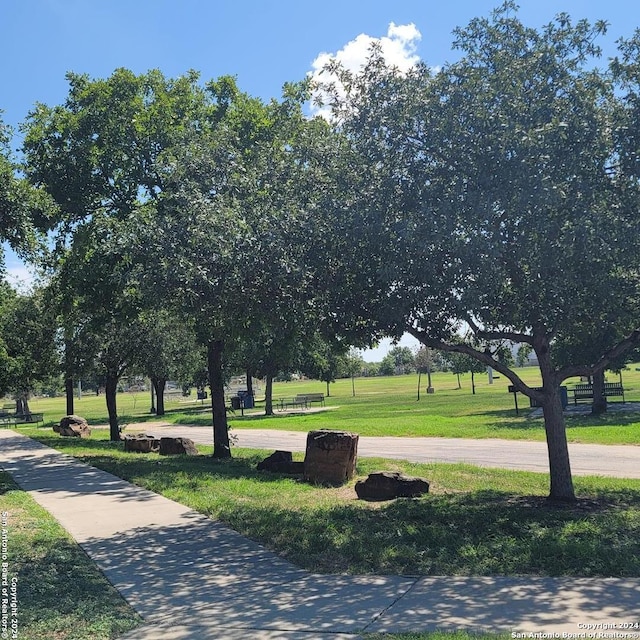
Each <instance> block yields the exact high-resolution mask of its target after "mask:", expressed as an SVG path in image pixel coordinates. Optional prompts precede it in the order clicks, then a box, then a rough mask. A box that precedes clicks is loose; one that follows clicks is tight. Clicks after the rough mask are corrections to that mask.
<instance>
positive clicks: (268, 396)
mask: <svg viewBox="0 0 640 640" xmlns="http://www.w3.org/2000/svg"><path fill="white" fill-rule="evenodd" d="M264 415H265V416H272V415H273V375H272V374H271V373H270V372H268V373H267V375H266V376H265V387H264Z"/></svg>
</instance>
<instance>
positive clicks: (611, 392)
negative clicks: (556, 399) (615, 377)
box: [572, 382, 625, 404]
mask: <svg viewBox="0 0 640 640" xmlns="http://www.w3.org/2000/svg"><path fill="white" fill-rule="evenodd" d="M572 392H573V404H578V400H593V385H592V384H577V385H576V386H575V387H574V388H573V389H572ZM604 395H605V398H609V397H610V396H622V402H624V401H625V399H624V387H623V386H622V383H621V382H605V383H604Z"/></svg>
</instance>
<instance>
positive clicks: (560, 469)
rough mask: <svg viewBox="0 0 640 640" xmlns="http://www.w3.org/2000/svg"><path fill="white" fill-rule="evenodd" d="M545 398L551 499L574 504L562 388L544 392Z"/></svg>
mask: <svg viewBox="0 0 640 640" xmlns="http://www.w3.org/2000/svg"><path fill="white" fill-rule="evenodd" d="M544 393H545V396H546V397H545V398H544V400H543V403H542V411H543V415H544V430H545V433H546V436H547V450H548V452H549V476H550V485H551V488H550V492H549V499H550V500H557V501H562V502H574V501H575V499H576V495H575V492H574V489H573V479H572V477H571V464H570V462H569V447H568V445H567V432H566V429H565V423H564V414H563V410H562V398H561V397H560V387H559V385H555V386H554V387H550V388H548V389H545V390H544Z"/></svg>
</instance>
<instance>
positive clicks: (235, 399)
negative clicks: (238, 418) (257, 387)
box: [231, 396, 240, 411]
mask: <svg viewBox="0 0 640 640" xmlns="http://www.w3.org/2000/svg"><path fill="white" fill-rule="evenodd" d="M231 408H232V409H233V410H234V411H235V410H236V409H239V408H240V396H231Z"/></svg>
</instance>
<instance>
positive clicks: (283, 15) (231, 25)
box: [0, 0, 640, 276]
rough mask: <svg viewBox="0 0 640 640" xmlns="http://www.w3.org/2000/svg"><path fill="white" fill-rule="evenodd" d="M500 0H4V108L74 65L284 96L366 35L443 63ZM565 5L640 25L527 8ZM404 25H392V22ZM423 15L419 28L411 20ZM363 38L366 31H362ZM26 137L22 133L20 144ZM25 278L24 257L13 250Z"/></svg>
mask: <svg viewBox="0 0 640 640" xmlns="http://www.w3.org/2000/svg"><path fill="white" fill-rule="evenodd" d="M499 4H500V2H499V1H498V0H473V1H471V0H450V1H449V2H442V1H433V0H385V1H383V0H323V1H322V2H305V1H304V0H279V1H276V0H263V1H259V0H235V1H231V0H3V2H2V5H1V7H0V33H1V37H0V74H1V78H2V90H1V92H0V110H2V111H3V112H4V113H3V115H2V118H3V121H4V123H5V124H9V125H11V126H13V127H17V126H18V125H19V123H20V122H22V121H23V120H24V119H25V117H26V116H27V114H28V112H29V110H30V109H31V108H32V107H33V105H34V104H35V103H36V102H44V103H46V104H49V105H54V104H59V103H61V102H63V101H64V99H65V96H66V93H67V84H66V81H65V73H66V72H67V71H74V72H77V73H87V74H89V75H90V76H91V77H96V78H97V77H105V76H108V75H110V74H111V73H112V72H113V70H114V69H116V68H118V67H127V68H129V69H131V70H133V71H134V72H136V73H143V72H145V71H147V70H149V69H153V68H158V69H160V70H161V71H162V72H163V73H164V74H165V75H166V76H169V77H175V76H178V75H181V74H183V73H185V72H186V71H188V70H189V69H195V70H197V71H199V72H200V73H201V76H202V78H203V80H209V79H211V78H216V77H218V76H220V75H224V74H231V75H234V76H236V77H237V79H238V84H239V86H240V88H241V89H242V90H243V91H246V92H248V93H250V94H252V95H255V96H259V97H261V98H263V99H269V98H271V97H277V96H279V94H280V89H281V87H282V85H283V83H285V82H287V81H292V80H299V79H302V78H304V77H305V75H306V74H307V73H309V72H310V71H312V69H313V65H314V61H316V60H317V59H318V57H319V56H320V55H321V54H322V53H327V54H331V55H336V54H338V52H340V51H343V50H344V53H343V55H345V56H349V57H350V58H351V59H354V58H357V57H358V56H359V55H363V52H365V51H366V45H367V42H368V40H367V38H366V37H364V36H365V35H366V36H369V37H370V38H386V41H387V43H388V44H389V45H390V49H389V50H390V51H391V52H392V55H396V56H399V57H402V56H405V57H406V58H408V59H412V58H414V57H416V56H417V57H419V58H420V59H422V60H424V61H425V62H427V63H428V64H430V65H433V66H437V65H441V64H443V63H444V62H446V61H447V60H451V59H453V58H454V57H455V53H453V52H452V51H451V42H452V35H451V32H452V30H453V29H454V28H455V27H456V26H464V25H466V24H467V23H468V22H469V20H470V19H471V18H473V17H475V16H486V15H488V14H489V13H490V11H491V10H492V9H494V8H495V7H496V6H498V5H499ZM561 11H564V12H567V13H569V14H570V15H571V16H572V17H573V18H574V19H578V18H587V19H589V20H591V21H595V20H597V19H604V20H606V21H607V22H609V23H610V27H609V33H608V35H607V37H606V38H605V39H604V40H603V41H602V43H601V44H602V46H603V48H604V49H605V56H608V55H613V54H614V52H615V44H614V43H615V40H616V39H617V38H618V37H620V36H630V35H631V34H632V33H633V31H634V30H635V29H636V27H640V3H637V2H635V1H633V0H609V2H602V0H598V1H595V0H582V1H580V0H522V1H521V2H520V12H519V15H520V18H521V19H522V20H523V21H524V22H525V23H527V24H529V25H531V26H535V27H539V26H541V25H543V24H546V23H547V22H549V21H550V20H551V19H552V18H553V17H554V15H556V14H557V13H559V12H561ZM392 24H393V25H395V27H393V26H392V27H391V29H390V25H392ZM410 25H413V26H410ZM359 36H360V37H359ZM17 146H19V138H18V137H16V139H15V141H14V147H17ZM7 267H8V269H9V270H10V272H11V273H13V274H15V275H16V276H20V274H21V273H22V272H21V269H22V265H20V263H19V262H18V261H17V260H16V259H15V257H14V256H12V255H8V256H7Z"/></svg>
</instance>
